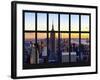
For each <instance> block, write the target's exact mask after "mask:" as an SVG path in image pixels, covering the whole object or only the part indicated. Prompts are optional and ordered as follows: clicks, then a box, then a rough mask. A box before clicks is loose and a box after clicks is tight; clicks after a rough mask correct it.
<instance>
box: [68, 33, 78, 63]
mask: <svg viewBox="0 0 100 80" xmlns="http://www.w3.org/2000/svg"><path fill="white" fill-rule="evenodd" d="M70 51H71V52H70V55H71V62H76V61H77V55H79V33H71V45H70Z"/></svg>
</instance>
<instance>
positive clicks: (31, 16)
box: [25, 12, 35, 30]
mask: <svg viewBox="0 0 100 80" xmlns="http://www.w3.org/2000/svg"><path fill="white" fill-rule="evenodd" d="M25 30H35V13H32V12H25Z"/></svg>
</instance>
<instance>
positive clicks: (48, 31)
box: [24, 30, 90, 33]
mask: <svg viewBox="0 0 100 80" xmlns="http://www.w3.org/2000/svg"><path fill="white" fill-rule="evenodd" d="M24 32H36V31H32V30H26V31H24ZM37 32H41V33H43V32H45V33H49V32H52V31H38V30H37ZM54 32H55V33H59V32H60V33H90V31H54Z"/></svg>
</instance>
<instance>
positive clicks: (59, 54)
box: [58, 14, 62, 63]
mask: <svg viewBox="0 0 100 80" xmlns="http://www.w3.org/2000/svg"><path fill="white" fill-rule="evenodd" d="M58 56H59V57H58V60H59V63H61V61H62V58H61V57H62V54H61V49H60V14H58Z"/></svg>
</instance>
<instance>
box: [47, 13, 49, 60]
mask: <svg viewBox="0 0 100 80" xmlns="http://www.w3.org/2000/svg"><path fill="white" fill-rule="evenodd" d="M48 30H49V14H48V13H47V62H49V61H48V59H49V52H48V49H49V33H48Z"/></svg>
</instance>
